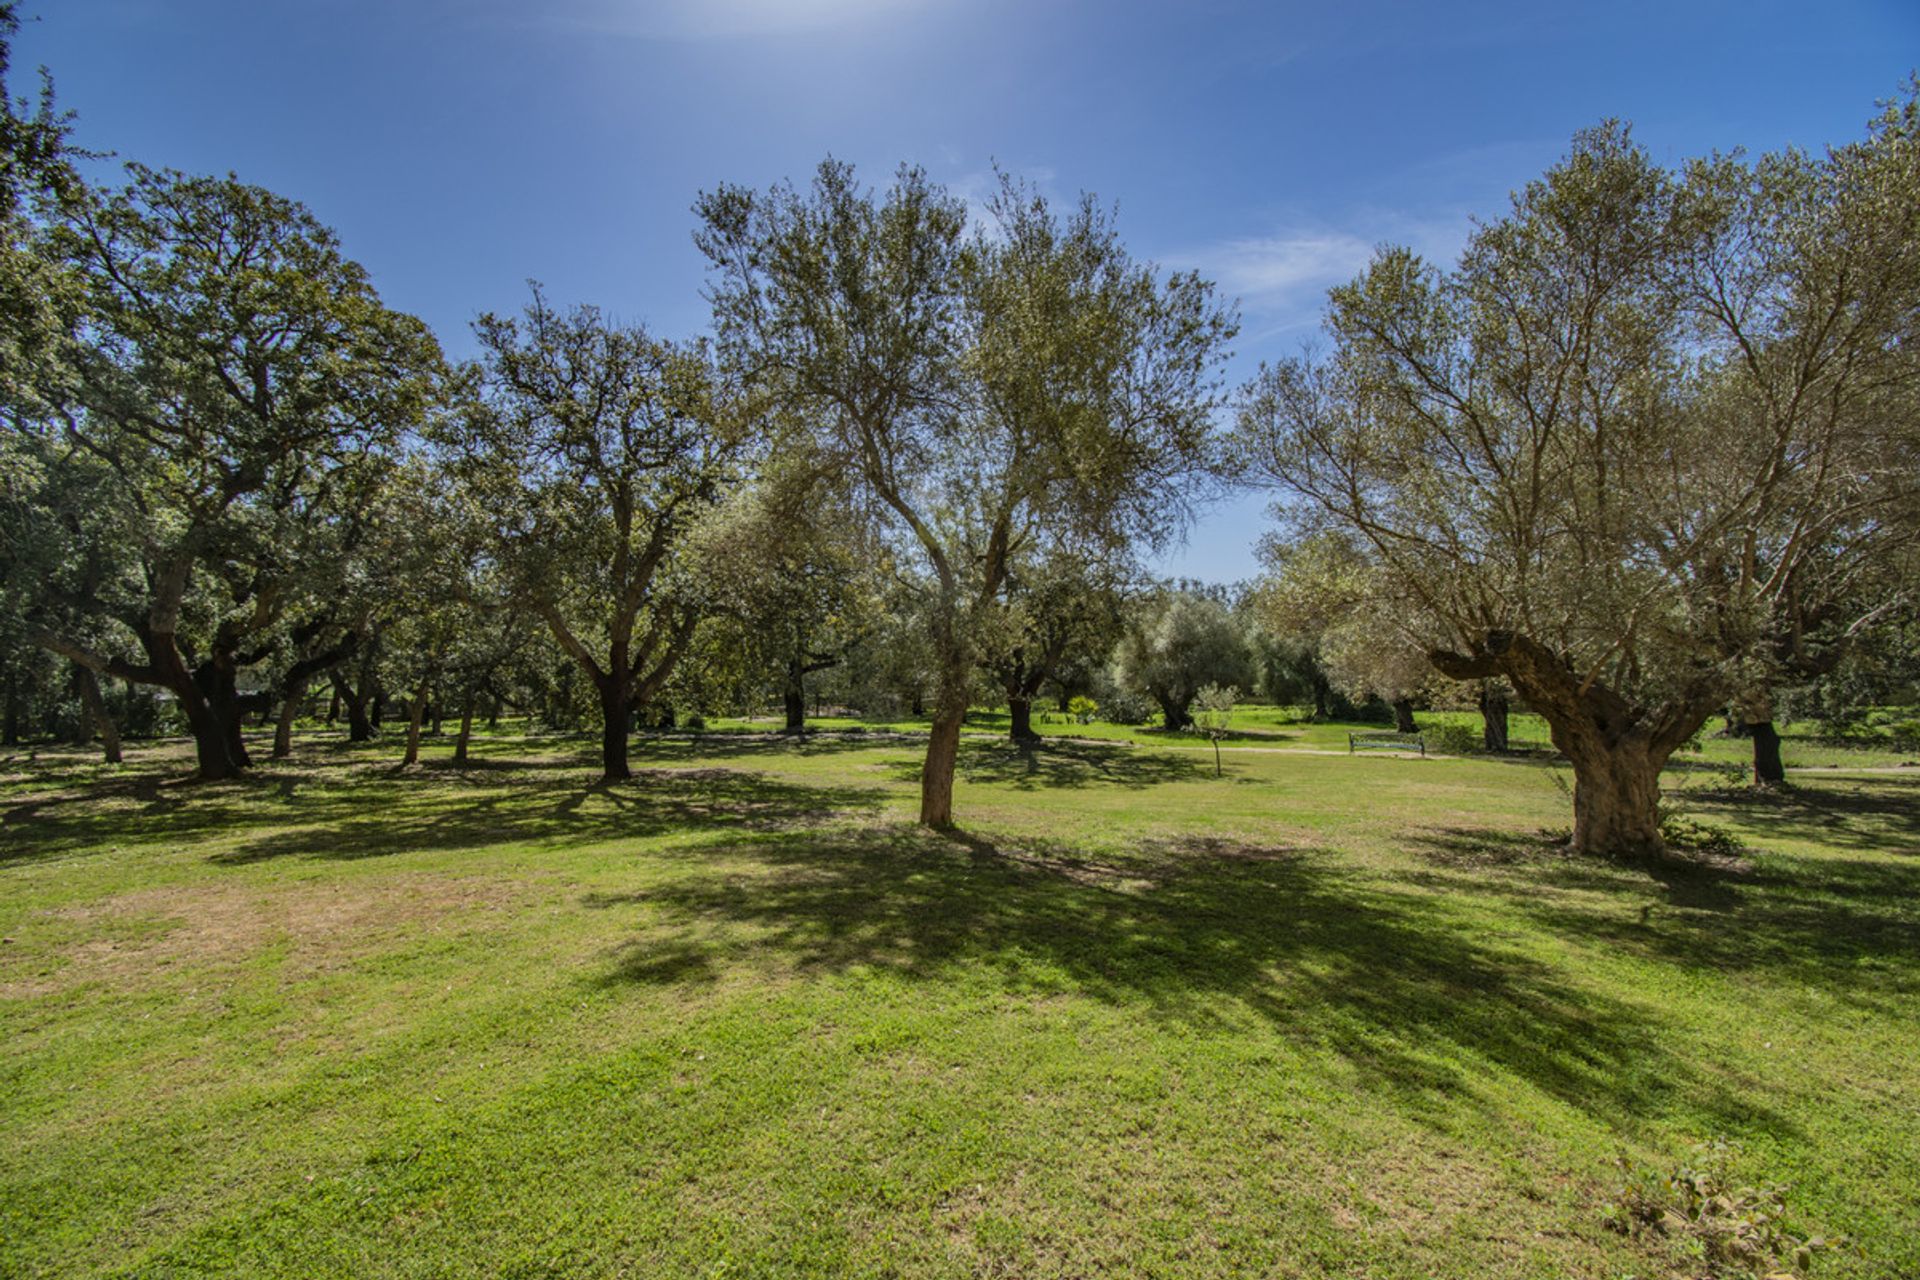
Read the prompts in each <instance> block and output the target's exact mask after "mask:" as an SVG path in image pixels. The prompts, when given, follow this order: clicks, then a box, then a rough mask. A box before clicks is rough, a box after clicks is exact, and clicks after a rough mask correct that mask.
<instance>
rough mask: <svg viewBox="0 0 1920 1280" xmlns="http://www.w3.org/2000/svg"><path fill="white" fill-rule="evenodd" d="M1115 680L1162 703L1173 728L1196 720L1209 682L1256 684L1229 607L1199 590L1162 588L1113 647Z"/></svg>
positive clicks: (1134, 616)
mask: <svg viewBox="0 0 1920 1280" xmlns="http://www.w3.org/2000/svg"><path fill="white" fill-rule="evenodd" d="M1112 675H1113V681H1114V683H1115V684H1117V685H1119V686H1120V687H1121V688H1123V689H1127V690H1130V691H1132V692H1134V693H1139V694H1144V695H1146V696H1147V697H1149V698H1152V699H1153V700H1154V701H1155V702H1157V703H1159V704H1160V712H1161V716H1162V719H1163V721H1164V723H1165V725H1166V727H1167V728H1168V729H1169V730H1173V729H1185V728H1187V727H1188V726H1190V725H1191V724H1192V723H1193V710H1192V708H1193V700H1194V699H1195V698H1196V697H1198V696H1199V694H1200V690H1202V689H1203V688H1206V687H1207V686H1209V685H1218V686H1223V687H1224V686H1234V687H1238V688H1245V687H1246V686H1248V685H1250V684H1252V683H1253V662H1252V654H1251V651H1250V650H1249V648H1248V646H1247V640H1246V636H1245V634H1244V633H1243V632H1242V631H1241V629H1240V624H1239V622H1238V621H1236V620H1235V618H1234V616H1233V613H1232V611H1231V610H1229V609H1228V608H1227V606H1226V605H1225V604H1223V603H1221V602H1220V601H1219V600H1217V599H1215V598H1214V597H1212V596H1210V595H1207V594H1204V593H1202V592H1199V591H1191V590H1163V591H1161V592H1159V593H1158V594H1157V595H1156V596H1155V597H1153V598H1152V599H1150V600H1148V601H1145V602H1143V603H1142V604H1140V605H1137V606H1136V607H1135V608H1134V609H1133V611H1132V613H1131V615H1130V617H1129V618H1128V622H1127V628H1126V631H1125V633H1124V634H1123V635H1122V636H1121V638H1120V642H1119V644H1117V645H1116V646H1114V650H1113V660H1112Z"/></svg>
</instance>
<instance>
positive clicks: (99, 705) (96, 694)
mask: <svg viewBox="0 0 1920 1280" xmlns="http://www.w3.org/2000/svg"><path fill="white" fill-rule="evenodd" d="M73 682H74V684H75V685H76V686H77V687H78V688H79V690H80V702H81V705H83V706H84V707H85V708H86V715H87V719H88V720H90V721H92V724H93V728H95V729H96V730H98V731H99V733H100V747H101V753H102V754H103V755H104V756H105V758H106V761H107V763H108V764H119V763H120V728H119V726H118V725H116V724H114V722H113V716H112V715H110V714H109V713H108V711H107V702H106V699H105V698H102V697H101V696H100V680H99V678H98V677H97V676H95V675H94V674H93V668H91V667H83V666H81V665H80V664H79V663H75V664H74V667H73Z"/></svg>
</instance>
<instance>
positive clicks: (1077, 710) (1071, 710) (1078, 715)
mask: <svg viewBox="0 0 1920 1280" xmlns="http://www.w3.org/2000/svg"><path fill="white" fill-rule="evenodd" d="M1099 710H1100V704H1099V703H1097V702H1095V701H1094V700H1093V699H1092V698H1089V697H1087V696H1086V695H1085V694H1084V693H1081V694H1075V695H1074V696H1073V697H1071V698H1069V699H1067V714H1068V715H1069V716H1072V717H1073V721H1074V723H1075V724H1087V723H1089V722H1091V721H1092V720H1093V717H1094V715H1095V714H1096V713H1097V712H1098V711H1099Z"/></svg>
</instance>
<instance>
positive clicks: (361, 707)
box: [333, 672, 373, 742]
mask: <svg viewBox="0 0 1920 1280" xmlns="http://www.w3.org/2000/svg"><path fill="white" fill-rule="evenodd" d="M333 696H334V699H335V700H336V701H338V702H339V703H340V704H341V705H343V706H344V707H345V708H346V710H347V741H348V742H370V741H372V740H373V722H372V721H371V720H369V719H368V718H367V700H366V698H365V697H363V696H362V695H361V693H360V691H359V690H358V689H355V688H354V687H353V686H352V685H350V684H348V683H347V682H346V679H345V678H344V677H343V676H341V675H340V674H339V673H337V672H336V673H335V674H334V676H333Z"/></svg>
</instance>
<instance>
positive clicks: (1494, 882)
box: [1409, 827, 1920, 1010]
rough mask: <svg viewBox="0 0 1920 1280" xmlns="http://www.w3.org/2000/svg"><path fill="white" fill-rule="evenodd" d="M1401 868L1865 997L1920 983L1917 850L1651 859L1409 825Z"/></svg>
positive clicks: (1634, 944) (1882, 997) (1580, 930)
mask: <svg viewBox="0 0 1920 1280" xmlns="http://www.w3.org/2000/svg"><path fill="white" fill-rule="evenodd" d="M1409 842H1410V844H1411V845H1412V849H1413V852H1414V853H1415V854H1416V855H1417V856H1419V857H1420V858H1422V860H1423V861H1425V862H1426V863H1427V864H1428V866H1429V867H1430V868H1431V870H1429V871H1425V872H1416V873H1414V874H1412V875H1411V876H1410V877H1409V879H1410V880H1412V881H1413V882H1415V883H1420V884H1424V885H1426V886H1428V887H1431V888H1436V889H1440V890H1444V891H1447V892H1452V893H1461V892H1471V893H1476V894H1495V895H1498V896H1499V897H1501V898H1502V899H1503V900H1505V901H1506V902H1507V903H1508V904H1509V905H1511V906H1512V907H1513V908H1515V909H1517V910H1519V911H1522V912H1524V913H1525V914H1526V915H1527V916H1528V917H1530V918H1531V919H1532V920H1534V921H1535V922H1536V923H1538V924H1539V925H1541V926H1542V927H1543V928H1546V929H1548V930H1551V931H1552V932H1554V933H1556V934H1559V935H1561V936H1563V937H1569V938H1574V939H1579V940H1582V941H1587V942H1597V943H1602V944H1604V945H1606V946H1608V947H1611V948H1616V949H1618V950H1620V951H1622V952H1624V953H1627V954H1633V955H1640V956H1643V957H1646V958H1648V959H1653V960H1658V961H1660V962H1662V963H1666V964H1674V965H1679V966H1682V967H1685V968H1691V969H1700V970H1706V971H1710V972H1713V973H1720V974H1726V973H1736V972H1743V971H1753V972H1764V973H1765V974H1767V976H1768V977H1769V978H1770V979H1773V980H1775V981H1788V982H1792V983H1794V984H1797V985H1801V986H1805V987H1810V988H1813V989H1816V990H1820V991H1823V992H1826V993H1827V994H1829V995H1831V996H1833V997H1834V998H1836V999H1839V1000H1843V1001H1846V1002H1848V1003H1851V1004H1855V1005H1857V1006H1859V1007H1862V1008H1869V1009H1877V1010H1891V1009H1894V1008H1906V1007H1910V1005H1911V1001H1912V1000H1913V998H1914V997H1915V996H1916V995H1920V864H1916V863H1906V862H1897V861H1886V860H1867V859H1855V858H1798V857H1787V856H1783V855H1779V854H1770V853H1760V854H1755V855H1753V856H1752V857H1748V858H1740V859H1716V860H1693V861H1676V862H1674V863H1671V864H1665V865H1660V866H1656V867H1652V868H1640V867H1627V866H1622V865H1618V864H1613V863H1607V862H1602V861H1599V860H1596V859H1591V858H1580V857H1575V856H1573V855H1571V854H1569V853H1568V852H1566V850H1565V849H1564V848H1563V847H1560V846H1557V845H1554V844H1552V843H1551V842H1549V841H1548V840H1547V839H1546V838H1545V837H1544V836H1541V835H1534V836H1528V835H1524V834H1518V833H1515V832H1511V831H1497V830H1487V829H1478V828H1460V827H1453V828H1435V829H1429V830H1426V831H1419V832H1414V833H1410V835H1409Z"/></svg>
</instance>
